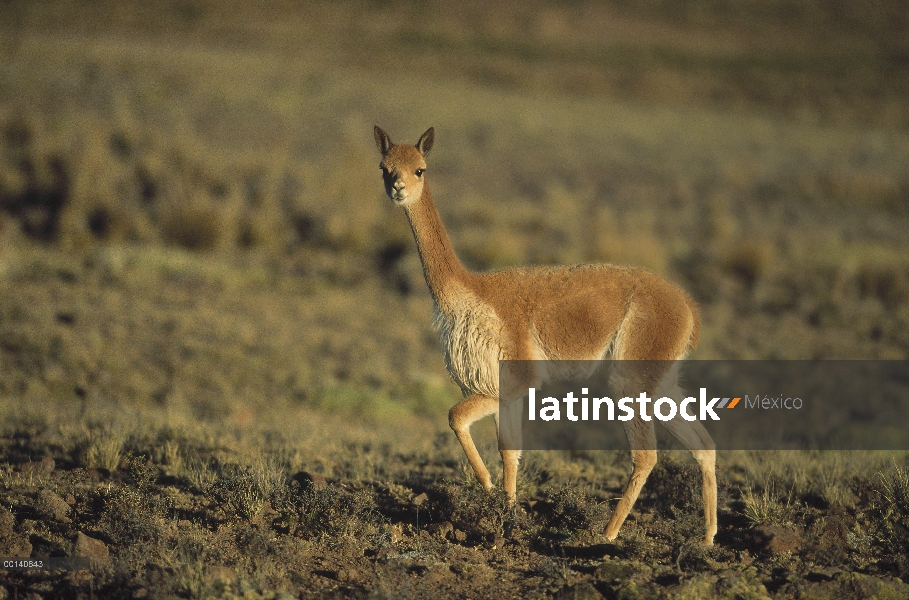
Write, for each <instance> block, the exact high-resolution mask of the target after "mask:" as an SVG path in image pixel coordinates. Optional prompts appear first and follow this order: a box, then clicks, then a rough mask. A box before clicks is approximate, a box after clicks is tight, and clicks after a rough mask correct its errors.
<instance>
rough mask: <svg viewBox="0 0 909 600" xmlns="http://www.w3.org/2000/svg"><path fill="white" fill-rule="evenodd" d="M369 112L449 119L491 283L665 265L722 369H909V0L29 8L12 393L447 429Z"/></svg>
mask: <svg viewBox="0 0 909 600" xmlns="http://www.w3.org/2000/svg"><path fill="white" fill-rule="evenodd" d="M374 124H379V125H380V126H382V127H383V128H384V129H385V130H386V131H388V132H389V134H390V135H391V137H392V139H393V140H394V141H396V142H397V141H409V142H411V143H414V142H415V141H416V140H417V138H418V137H419V135H420V134H421V133H422V132H423V131H424V130H425V129H426V128H428V127H429V126H434V127H435V128H436V145H435V148H434V149H433V152H432V154H431V156H430V158H429V173H430V175H429V177H430V179H429V181H430V182H431V185H432V186H433V190H434V193H435V197H436V202H437V204H438V206H439V209H440V211H441V213H442V216H443V219H444V221H445V223H446V225H447V227H448V229H449V232H450V235H451V237H452V240H453V243H454V246H455V248H456V249H457V251H458V252H459V255H460V256H461V257H462V259H463V260H464V262H465V263H467V264H468V265H469V266H470V267H472V268H475V269H497V268H503V267H508V266H512V265H524V264H550V263H576V262H590V261H609V262H615V263H621V264H630V265H638V266H643V267H646V268H648V269H651V270H653V271H654V272H656V273H658V274H660V275H662V276H665V277H667V278H669V279H670V280H673V281H675V282H677V283H679V284H680V285H682V286H683V287H685V288H686V289H687V290H689V292H690V293H691V294H692V295H693V296H694V297H695V299H696V300H697V301H698V303H699V304H700V306H701V309H702V319H703V322H704V335H703V341H702V345H701V348H700V349H699V350H698V351H697V353H696V354H695V355H694V358H701V359H709V358H786V359H795V358H802V359H811V358H850V359H851V358H896V359H905V358H907V357H909V241H907V234H909V13H907V11H906V10H905V5H904V3H903V2H902V1H900V0H880V1H869V2H849V1H845V0H843V1H839V0H832V1H827V0H825V1H821V0H802V1H794V0H685V1H681V2H679V1H661V0H613V1H610V2H573V1H551V2H550V1H543V0H526V1H522V2H496V3H492V2H480V1H466V2H460V3H457V4H456V5H455V4H452V3H446V2H437V1H435V0H424V1H414V2H397V1H389V2H384V1H380V0H372V1H370V0H349V1H340V2H303V1H300V2H293V1H273V2H267V3H266V2H243V1H240V0H227V1H214V0H143V1H142V2H134V1H119V0H118V1H98V2H79V1H76V0H42V1H37V2H25V1H16V0H10V1H7V2H2V3H0V290H2V291H0V395H3V396H4V397H6V398H15V399H25V400H27V401H31V402H37V401H43V400H47V401H59V400H66V399H72V400H80V399H81V400H82V401H86V400H92V399H96V400H99V401H100V400H108V401H115V402H137V403H149V402H152V403H156V404H158V405H161V406H165V407H166V406H181V405H186V406H188V407H189V408H190V410H191V412H192V413H193V414H195V415H197V416H206V415H209V414H215V413H219V412H220V411H223V410H225V407H227V408H228V409H229V410H231V411H233V412H232V413H231V414H233V415H234V418H235V419H236V420H237V422H238V423H242V422H244V420H248V419H251V418H252V417H251V416H250V415H251V411H252V412H254V411H255V408H256V407H257V406H270V405H271V406H273V405H274V404H275V403H276V402H289V403H304V404H313V405H318V406H323V407H328V408H330V409H332V410H338V411H341V412H343V411H349V412H350V413H351V414H357V415H359V416H362V415H364V414H367V413H369V411H379V412H381V411H390V414H397V412H396V411H399V410H408V411H422V410H429V411H431V412H432V414H433V415H443V414H444V410H445V408H447V406H449V405H450V404H452V403H453V402H454V401H455V400H456V399H457V397H458V392H457V389H456V388H455V387H454V386H453V385H452V384H450V383H449V382H448V381H447V378H446V376H445V372H444V367H443V362H442V355H441V351H440V350H439V349H438V346H437V342H436V335H435V333H434V332H433V331H432V328H431V303H430V300H429V296H428V293H427V291H426V288H425V284H424V282H423V279H422V272H421V268H420V264H419V261H418V258H417V255H416V250H415V248H414V245H413V240H412V238H411V234H410V231H409V228H408V226H407V224H406V220H405V217H404V215H403V213H401V212H400V211H399V210H396V209H394V207H392V206H391V204H390V202H388V200H387V198H385V196H384V194H383V192H382V185H381V181H380V176H379V170H378V169H377V168H376V167H377V165H378V154H377V151H376V149H375V147H374V144H373V137H372V127H373V125H374ZM434 403H436V404H434ZM442 406H444V407H445V408H442ZM376 407H379V408H376ZM402 407H403V408H402Z"/></svg>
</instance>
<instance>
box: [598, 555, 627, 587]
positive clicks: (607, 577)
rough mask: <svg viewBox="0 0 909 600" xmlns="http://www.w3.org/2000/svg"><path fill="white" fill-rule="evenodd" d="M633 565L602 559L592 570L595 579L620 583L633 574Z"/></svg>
mask: <svg viewBox="0 0 909 600" xmlns="http://www.w3.org/2000/svg"><path fill="white" fill-rule="evenodd" d="M635 571H636V570H635V568H634V565H632V564H629V563H623V562H620V561H617V560H604V561H603V562H602V563H601V564H600V565H599V566H598V567H597V568H596V569H595V570H594V572H593V576H594V577H595V578H596V580H597V581H604V582H606V583H621V582H622V581H624V580H626V579H628V578H629V577H632V576H633V575H634V574H635Z"/></svg>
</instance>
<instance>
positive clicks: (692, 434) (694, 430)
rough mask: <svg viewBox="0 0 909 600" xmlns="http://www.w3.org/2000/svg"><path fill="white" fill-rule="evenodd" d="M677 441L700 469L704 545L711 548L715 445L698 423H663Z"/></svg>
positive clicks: (713, 516)
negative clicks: (689, 452) (704, 526)
mask: <svg viewBox="0 0 909 600" xmlns="http://www.w3.org/2000/svg"><path fill="white" fill-rule="evenodd" d="M663 425H665V426H666V429H668V430H669V432H670V433H671V434H672V435H674V436H675V438H676V439H677V440H679V441H680V442H682V444H683V445H684V446H685V447H686V448H687V449H688V450H690V451H691V454H692V455H693V456H694V459H695V460H696V461H697V462H698V466H700V467H701V497H702V499H703V501H704V523H705V525H706V527H707V532H706V533H705V534H704V545H705V546H712V545H713V537H714V536H715V535H716V530H717V523H716V495H717V491H716V444H714V442H713V438H711V437H710V434H709V433H707V430H706V429H704V426H703V425H702V424H701V422H700V421H682V420H679V419H673V420H672V421H667V422H665V423H663Z"/></svg>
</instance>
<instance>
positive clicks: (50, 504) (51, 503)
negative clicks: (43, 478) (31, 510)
mask: <svg viewBox="0 0 909 600" xmlns="http://www.w3.org/2000/svg"><path fill="white" fill-rule="evenodd" d="M35 510H36V511H37V512H38V514H39V515H41V516H42V517H44V518H45V519H53V520H55V521H60V522H62V523H69V522H70V520H69V517H68V515H69V513H70V511H71V510H72V507H70V505H69V504H67V503H66V500H64V499H63V498H61V497H60V496H58V495H57V494H55V493H54V492H52V491H50V490H46V489H45V490H38V496H37V501H36V502H35Z"/></svg>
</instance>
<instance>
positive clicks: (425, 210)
mask: <svg viewBox="0 0 909 600" xmlns="http://www.w3.org/2000/svg"><path fill="white" fill-rule="evenodd" d="M404 212H405V213H406V214H407V219H408V220H409V221H410V228H411V229H412V230H413V237H414V239H415V240H416V242H417V251H418V252H419V253H420V260H421V261H422V263H423V275H424V276H425V277H426V284H427V285H428V286H429V291H430V293H432V296H433V299H434V300H435V301H436V304H437V305H439V304H441V303H442V302H443V301H444V294H445V287H446V286H447V285H449V284H452V283H466V282H467V280H468V279H469V278H470V276H471V275H470V272H469V271H468V270H467V269H466V268H464V265H462V264H461V261H460V260H458V257H457V255H456V254H455V251H454V248H452V247H451V240H449V239H448V233H447V232H446V231H445V226H444V225H442V218H441V217H440V216H439V211H438V210H437V209H436V205H435V203H434V202H433V201H432V194H431V193H430V191H429V186H428V185H424V186H423V195H422V196H421V197H420V199H419V200H417V201H416V202H415V203H413V204H411V205H409V206H406V207H405V208H404Z"/></svg>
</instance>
